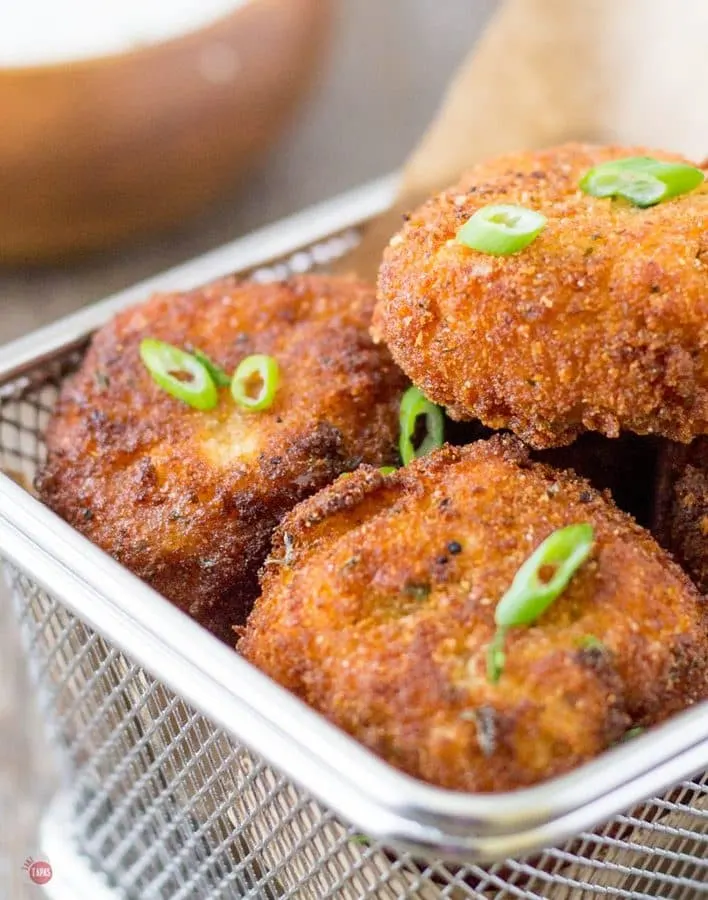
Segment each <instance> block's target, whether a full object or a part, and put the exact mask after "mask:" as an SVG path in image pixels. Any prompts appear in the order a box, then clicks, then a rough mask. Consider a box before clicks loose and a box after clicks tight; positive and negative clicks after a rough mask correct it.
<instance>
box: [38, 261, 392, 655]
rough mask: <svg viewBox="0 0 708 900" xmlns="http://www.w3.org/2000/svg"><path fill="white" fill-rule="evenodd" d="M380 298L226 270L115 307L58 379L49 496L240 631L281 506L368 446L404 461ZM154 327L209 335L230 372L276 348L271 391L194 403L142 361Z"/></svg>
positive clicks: (363, 290) (42, 487) (210, 348)
mask: <svg viewBox="0 0 708 900" xmlns="http://www.w3.org/2000/svg"><path fill="white" fill-rule="evenodd" d="M373 305H374V292H373V290H372V289H371V288H369V287H368V286H366V285H363V284H359V283H357V282H353V281H348V280H337V279H334V278H329V279H328V278H324V277H313V276H309V277H299V278H294V279H293V280H292V281H290V282H283V283H276V284H255V283H244V282H239V281H237V280H235V279H226V280H223V281H220V282H217V283H214V284H211V285H209V286H207V287H204V288H200V289H198V290H194V291H191V292H188V293H183V294H172V295H165V296H156V297H154V298H153V299H151V300H150V301H149V302H147V303H145V304H143V305H141V306H137V307H135V308H133V309H129V310H127V311H126V312H123V313H121V314H120V315H118V316H117V317H116V318H115V319H114V320H113V321H112V322H110V323H109V324H108V325H106V326H105V328H103V329H102V330H101V331H100V332H99V333H98V334H97V335H96V336H95V338H94V340H93V343H92V345H91V348H90V349H89V351H88V354H87V355H86V358H85V360H84V362H83V364H82V365H81V368H80V370H79V371H78V373H77V374H76V375H75V376H74V377H73V378H71V379H70V380H69V381H68V382H67V383H66V384H65V386H64V389H63V391H62V394H61V398H60V401H59V404H58V407H57V411H56V414H55V415H54V417H53V419H52V421H51V423H50V425H49V428H48V431H47V448H48V460H47V464H46V466H45V467H44V470H43V472H42V474H41V476H40V478H39V480H38V489H39V493H40V495H41V497H42V498H43V499H44V501H45V502H46V503H47V504H48V505H49V506H51V507H52V508H53V509H54V510H55V511H56V512H58V513H59V514H60V515H61V516H63V517H64V518H65V519H66V520H67V521H68V522H69V523H70V524H71V525H73V526H74V527H75V528H77V529H78V530H79V531H81V532H83V534H85V535H86V536H87V537H88V538H90V539H91V540H92V541H93V542H94V543H96V544H98V545H99V546H100V547H102V548H103V549H104V550H107V551H108V552H109V553H111V554H112V555H113V556H114V557H115V558H116V559H118V560H119V561H120V562H121V563H123V564H124V565H125V566H127V568H129V569H131V570H132V571H133V572H134V573H136V574H137V575H139V576H140V577H141V578H143V579H144V580H145V581H147V582H148V583H149V584H151V585H152V586H153V587H154V588H156V589H157V590H158V591H161V592H162V593H163V594H164V595H165V596H166V597H168V598H169V599H170V600H172V601H173V602H174V603H176V604H177V605H178V606H179V607H181V608H182V609H183V610H184V611H185V612H188V613H189V614H190V615H192V616H193V617H194V618H196V619H197V620H198V621H199V622H201V623H202V624H203V625H204V626H206V627H207V628H209V629H210V630H211V631H212V632H213V633H214V634H216V635H218V636H219V637H221V638H223V639H225V640H231V641H232V640H233V632H232V626H233V625H235V624H238V623H239V622H243V621H244V620H245V617H246V615H247V614H248V612H249V610H250V607H251V604H252V602H253V600H254V599H255V597H256V595H257V592H258V579H257V572H258V568H259V566H260V565H261V563H262V562H263V560H264V559H265V557H266V554H267V552H268V549H269V546H270V538H271V533H272V530H273V528H274V527H275V525H276V524H277V523H278V521H279V520H280V518H281V517H282V516H283V514H284V513H285V512H287V511H288V510H289V509H291V508H292V507H293V506H294V505H295V504H296V503H297V502H299V501H300V500H303V499H304V498H305V497H307V496H309V495H310V494H312V493H314V492H315V491H317V490H319V489H320V488H322V487H324V486H325V485H326V484H328V483H329V482H331V481H332V480H333V479H334V478H336V477H337V476H338V475H339V474H340V473H341V472H344V471H348V470H350V469H354V468H356V466H357V465H359V463H360V462H362V461H364V462H367V463H371V464H373V465H383V464H388V463H393V462H395V461H396V458H397V456H396V438H397V429H398V418H397V415H398V404H399V400H400V396H401V393H402V391H403V390H404V388H405V386H406V384H407V382H406V381H405V380H404V378H403V376H402V374H401V373H400V372H399V370H398V369H397V368H396V367H395V366H394V364H393V362H392V361H391V359H390V357H389V354H388V352H387V351H386V350H385V349H384V348H382V347H376V346H374V344H373V342H372V340H371V338H370V336H369V333H368V328H369V324H370V320H371V313H372V309H373ZM147 337H150V338H156V339H158V340H162V341H166V342H168V343H171V344H174V345H177V346H179V347H181V348H184V349H186V350H190V351H191V350H195V349H199V350H201V351H202V352H203V353H205V354H206V355H207V356H208V357H210V359H211V360H212V361H213V362H215V363H216V364H218V365H220V366H222V367H223V368H224V369H225V370H226V371H227V372H228V373H232V372H233V371H234V369H235V368H236V367H237V365H238V364H239V362H240V361H241V360H242V359H243V358H244V357H246V356H248V355H250V354H252V353H263V354H270V355H272V356H273V357H275V358H276V360H277V361H278V363H279V366H280V370H281V383H280V387H279V389H278V392H277V394H276V397H275V402H274V403H273V405H272V406H271V407H270V408H269V409H267V410H265V411H263V412H258V413H252V412H246V411H243V410H241V409H240V408H239V407H238V406H237V405H236V404H235V402H234V401H233V399H232V397H231V395H230V392H229V389H228V387H225V388H222V390H221V392H220V399H219V405H218V406H217V408H215V409H214V410H212V411H209V412H202V411H200V410H197V409H193V408H191V407H190V406H187V405H186V404H185V403H183V402H182V401H180V400H178V399H175V398H174V397H172V396H170V395H169V394H168V393H166V392H165V391H163V390H162V389H161V388H159V387H158V386H157V385H156V384H155V383H154V381H153V380H152V378H151V376H150V374H149V373H148V371H147V369H146V368H145V366H144V365H143V363H142V362H141V360H140V357H139V345H140V342H141V340H142V339H143V338H147Z"/></svg>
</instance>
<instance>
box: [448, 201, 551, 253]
mask: <svg viewBox="0 0 708 900" xmlns="http://www.w3.org/2000/svg"><path fill="white" fill-rule="evenodd" d="M547 221H548V220H547V219H546V217H545V216H543V215H541V213H538V212H534V210H532V209H526V207H524V206H514V205H512V204H510V203H497V204H493V205H491V206H483V207H482V208H481V209H478V210H477V212H476V213H475V214H474V215H473V216H472V217H471V218H470V219H468V220H467V221H466V222H465V224H464V225H463V226H462V228H460V230H459V231H458V232H457V242H458V243H460V244H464V246H465V247H470V248H471V249H472V250H480V251H481V252H482V253H489V254H491V255H492V256H509V255H510V254H511V253H518V252H519V251H520V250H523V249H524V247H528V245H529V244H530V243H531V242H532V241H534V240H535V239H536V238H537V237H538V235H539V234H540V233H541V232H542V231H543V229H544V228H545V227H546V223H547Z"/></svg>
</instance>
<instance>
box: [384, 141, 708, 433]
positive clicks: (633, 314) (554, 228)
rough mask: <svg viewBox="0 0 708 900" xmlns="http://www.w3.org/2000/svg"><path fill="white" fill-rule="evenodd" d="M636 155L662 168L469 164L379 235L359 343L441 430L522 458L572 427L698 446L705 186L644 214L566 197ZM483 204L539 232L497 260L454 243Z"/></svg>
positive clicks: (530, 157) (547, 158)
mask: <svg viewBox="0 0 708 900" xmlns="http://www.w3.org/2000/svg"><path fill="white" fill-rule="evenodd" d="M645 155H649V156H652V157H655V158H657V159H661V160H669V159H678V157H675V156H672V155H671V154H666V153H663V152H659V151H654V150H647V149H645V148H637V147H593V146H585V145H577V144H573V145H567V146H562V147H558V148H555V149H549V150H544V151H540V152H529V153H519V154H516V155H511V156H505V157H502V158H500V159H496V160H493V161H491V162H487V163H482V164H480V165H477V166H475V167H474V168H473V169H471V170H470V171H469V172H468V173H467V174H466V175H465V176H464V177H463V178H462V180H461V181H460V182H459V183H458V184H457V185H455V186H454V187H453V188H451V189H450V190H447V191H445V192H444V193H442V194H440V195H439V196H437V197H434V198H433V199H431V200H430V201H429V202H428V203H426V204H425V205H424V206H422V207H421V208H420V209H418V210H417V211H416V212H414V213H413V215H412V216H411V217H410V218H409V220H408V221H407V223H406V224H405V226H404V227H403V229H402V231H401V232H400V233H399V234H397V235H396V236H394V237H393V239H392V240H391V243H390V246H389V247H388V248H387V250H386V252H385V256H384V261H383V264H382V267H381V270H380V277H379V303H378V305H377V309H376V313H375V317H374V335H375V337H376V338H377V339H378V340H381V341H385V342H386V343H387V344H388V346H389V348H390V349H391V352H392V353H393V356H394V359H395V360H396V361H397V362H398V363H399V365H401V367H402V368H403V369H404V371H405V372H406V374H407V375H409V376H410V378H411V379H412V381H413V382H414V383H415V384H416V385H417V386H418V387H419V388H420V389H421V390H422V391H424V393H425V394H426V395H427V396H428V397H429V398H430V399H431V400H433V401H435V402H436V403H439V404H442V405H444V406H445V407H447V410H448V412H449V414H450V415H451V416H452V417H453V418H456V419H470V418H479V419H480V420H481V421H482V422H483V423H484V424H485V425H488V426H489V427H492V428H505V429H510V430H511V431H513V432H515V433H516V434H517V435H518V436H519V437H521V438H523V439H524V440H525V441H527V442H528V443H529V444H531V445H532V446H534V447H536V448H544V447H552V446H559V445H563V444H568V443H570V442H571V441H572V440H573V439H574V438H575V437H576V436H577V435H578V434H580V433H581V432H582V431H583V430H586V429H587V430H591V431H599V432H601V433H603V434H605V435H607V436H608V437H616V436H618V435H619V433H620V431H621V430H623V429H624V430H627V431H634V432H636V433H638V434H651V433H656V434H660V435H664V436H666V437H669V438H671V439H674V440H677V441H682V442H687V441H690V440H691V439H692V438H693V437H694V436H695V435H699V434H702V433H705V432H708V329H706V327H705V323H706V321H707V320H708V187H706V185H702V186H700V187H698V188H697V189H696V190H694V191H692V192H691V193H687V194H684V195H682V196H678V197H675V198H674V199H671V200H668V201H667V202H664V203H659V204H658V205H656V206H653V207H651V208H648V209H640V208H638V207H636V206H632V205H631V204H630V203H629V202H628V201H626V200H613V199H610V198H607V199H597V198H595V197H591V196H588V195H586V194H584V193H583V192H582V191H581V190H580V189H579V182H580V180H581V178H582V177H583V175H584V174H585V173H586V172H587V171H588V170H589V169H591V168H592V167H594V166H596V165H598V164H600V163H603V162H605V161H608V160H613V159H620V158H623V157H630V156H645ZM499 203H506V204H515V205H519V206H523V207H526V208H528V209H531V210H534V211H537V212H540V213H542V214H543V215H544V216H546V217H547V219H548V222H547V225H546V227H545V228H544V229H543V231H541V233H540V234H539V235H538V237H537V238H536V239H535V240H534V241H533V243H531V244H530V245H529V246H527V247H526V248H525V249H523V250H522V251H520V252H518V253H514V254H512V255H510V256H491V255H488V254H485V253H483V252H479V251H477V250H472V249H470V248H468V247H466V246H463V245H462V244H461V243H459V242H457V241H456V240H455V237H456V234H457V232H458V230H459V228H460V227H461V226H462V225H463V224H464V223H465V222H466V221H467V220H468V219H469V218H470V217H471V216H472V215H473V214H474V213H475V212H476V211H477V210H479V209H480V208H482V207H484V206H487V205H490V204H499Z"/></svg>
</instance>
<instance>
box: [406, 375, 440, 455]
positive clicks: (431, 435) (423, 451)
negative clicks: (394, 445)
mask: <svg viewBox="0 0 708 900" xmlns="http://www.w3.org/2000/svg"><path fill="white" fill-rule="evenodd" d="M421 416H425V437H424V438H423V440H422V441H421V443H420V444H419V446H418V447H417V448H416V447H415V445H414V443H413V441H414V439H415V437H416V429H417V426H418V420H419V419H420V417H421ZM399 423H400V427H401V430H400V437H399V440H398V449H399V452H400V454H401V462H402V463H403V465H404V466H407V465H408V463H409V462H410V461H411V460H413V459H418V458H419V457H421V456H426V455H427V454H428V453H430V452H431V451H432V450H435V449H437V448H438V447H442V445H443V442H444V440H445V418H444V416H443V411H442V409H440V407H439V406H436V405H435V404H434V403H431V402H430V400H428V398H427V397H426V396H425V394H423V392H422V391H419V390H418V388H417V387H409V388H408V390H407V391H406V392H405V394H404V395H403V397H402V399H401V408H400V413H399Z"/></svg>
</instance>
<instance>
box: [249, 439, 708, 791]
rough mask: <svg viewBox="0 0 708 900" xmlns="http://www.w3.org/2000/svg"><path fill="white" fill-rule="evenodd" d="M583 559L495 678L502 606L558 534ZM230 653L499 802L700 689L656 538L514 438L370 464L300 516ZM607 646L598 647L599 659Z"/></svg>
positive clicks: (391, 754) (706, 670) (702, 639)
mask: <svg viewBox="0 0 708 900" xmlns="http://www.w3.org/2000/svg"><path fill="white" fill-rule="evenodd" d="M574 522H591V523H593V524H594V526H595V529H596V535H597V542H596V546H595V549H594V551H593V553H592V556H591V558H590V560H589V561H588V562H587V563H586V564H585V565H584V566H583V567H582V568H581V570H580V571H579V572H578V574H577V575H576V576H575V577H574V578H573V580H572V582H571V584H570V586H569V587H568V589H567V590H566V591H565V593H564V594H563V595H562V596H561V597H560V598H559V599H558V600H557V601H556V602H555V604H554V605H553V606H551V608H550V609H549V610H548V611H547V612H546V613H545V614H544V615H543V617H542V618H541V619H540V620H539V622H538V624H537V625H536V626H535V627H530V628H518V629H512V630H511V631H510V633H509V636H508V639H507V664H506V669H505V671H504V674H503V675H502V677H501V680H500V681H499V683H498V684H497V685H492V684H490V683H488V681H487V679H486V674H485V655H486V649H487V646H488V644H489V642H490V640H491V638H492V635H493V632H494V624H493V617H494V608H495V605H496V603H497V601H498V600H499V598H500V597H501V596H502V594H503V593H504V591H505V590H506V588H507V587H508V586H509V584H510V582H511V580H512V577H513V575H514V573H515V572H516V570H517V569H518V567H519V565H520V564H521V563H522V562H523V560H524V559H525V558H526V557H527V556H528V555H529V553H530V552H531V551H532V550H533V549H534V548H535V547H536V546H537V545H538V544H539V543H540V542H541V540H543V538H545V537H546V536H547V535H548V534H549V533H550V532H551V531H553V530H554V529H556V528H558V527H561V526H564V525H567V524H570V523H574ZM262 586H263V593H262V596H261V598H260V599H259V600H258V601H257V603H256V606H255V607H254V610H253V613H252V614H251V616H250V618H249V621H248V624H247V627H246V629H245V632H244V636H243V637H242V639H241V641H240V643H239V645H238V648H239V650H240V652H241V653H242V654H243V655H244V656H245V657H246V658H247V659H249V660H250V661H251V662H253V663H254V664H255V665H257V666H259V667H260V668H261V669H263V671H265V672H266V673H268V674H269V675H270V676H271V677H273V678H274V679H275V680H277V681H278V682H280V683H281V684H283V685H284V686H285V687H287V688H289V689H290V690H292V691H294V692H295V693H296V694H298V695H299V696H300V697H301V698H302V699H304V700H305V701H307V702H308V703H310V704H311V705H312V706H314V707H315V708H316V709H318V710H319V711H320V712H322V713H323V714H324V715H325V716H327V717H328V718H329V719H331V720H332V721H333V722H335V723H336V724H337V725H339V726H340V727H342V728H343V729H345V730H346V731H348V732H349V733H350V734H352V735H353V736H354V737H356V738H358V739H359V740H360V741H361V742H362V743H364V744H366V745H367V746H368V747H369V748H371V749H372V750H373V751H375V752H376V753H378V754H380V755H381V756H383V757H384V758H385V759H386V760H388V761H389V762H390V763H392V764H393V765H395V766H397V767H398V768H400V769H402V770H404V771H406V772H408V773H410V774H411V775H414V776H417V777H420V778H422V779H424V780H426V781H429V782H432V783H434V784H437V785H441V786H444V787H447V788H455V789H461V790H469V791H501V790H507V789H513V788H517V787H521V786H524V785H531V784H534V783H536V782H539V781H542V780H543V779H546V778H548V777H550V776H553V775H557V774H560V773H562V772H565V771H567V770H569V769H571V768H572V767H574V766H576V765H578V764H579V763H581V762H583V761H585V760H587V759H589V758H591V757H593V756H595V755H596V754H598V753H600V752H601V751H602V750H603V749H605V748H607V747H608V746H610V745H611V744H612V743H613V742H614V741H616V740H617V739H618V738H619V737H620V736H621V735H622V734H623V732H624V731H625V729H627V728H628V727H629V726H630V725H649V724H652V723H655V722H658V721H660V720H662V719H664V718H666V717H667V716H668V715H669V714H671V713H672V712H674V711H675V710H678V709H680V708H682V707H685V706H687V705H689V704H691V703H692V702H694V701H695V700H697V699H698V698H699V697H702V696H705V695H706V694H708V620H707V616H706V611H705V608H704V607H703V601H702V599H701V598H700V597H699V595H698V594H697V592H696V591H695V589H694V588H693V586H692V585H691V584H690V583H689V581H688V579H687V578H686V577H685V575H684V574H683V573H682V572H681V571H680V570H679V568H678V567H677V566H676V565H675V564H674V563H673V562H671V560H670V559H669V557H668V556H667V555H666V554H665V553H664V551H662V550H661V549H660V548H659V547H658V546H657V545H656V543H655V542H654V541H653V539H652V538H651V537H650V536H649V535H648V534H647V532H645V531H644V530H643V529H641V528H639V526H637V525H635V524H634V523H633V522H632V520H631V519H630V518H629V517H628V516H626V515H625V514H624V513H621V512H620V511H618V510H617V509H616V508H615V507H614V506H613V505H612V504H611V503H610V502H609V501H608V500H607V499H605V498H603V496H601V495H600V494H598V493H597V492H596V491H595V490H593V489H592V488H591V487H590V486H589V484H588V483H587V482H586V481H584V480H583V479H580V478H578V477H576V476H574V475H573V474H570V473H566V472H558V471H556V470H554V469H551V468H550V467H548V466H545V465H541V464H538V463H531V462H529V459H528V455H527V451H526V450H525V449H524V448H523V446H522V445H521V444H520V443H519V442H518V441H516V440H515V439H513V438H509V437H507V438H500V437H495V438H492V439H491V440H489V441H486V442H482V443H478V444H475V445H473V446H471V447H464V448H453V447H446V448H443V449H442V450H441V451H438V452H436V453H434V454H432V455H431V456H429V457H427V458H426V459H424V460H420V461H419V462H416V463H414V464H412V465H411V466H409V467H407V468H405V469H400V470H398V471H397V472H396V473H395V474H394V475H391V476H389V477H383V476H382V475H381V474H380V473H379V472H378V471H375V470H372V469H369V468H365V469H362V470H360V471H359V472H357V473H355V474H354V475H353V476H351V477H349V478H346V479H340V480H338V481H337V482H335V483H334V484H333V485H331V486H330V487H329V488H327V489H326V490H324V491H322V492H320V493H319V494H317V495H316V496H314V497H312V498H311V499H309V500H308V501H306V502H305V503H302V504H300V505H299V506H298V507H297V508H296V509H295V510H293V511H292V512H291V513H289V514H288V515H287V516H286V517H285V519H284V520H283V523H282V524H281V526H280V528H279V529H278V531H277V533H276V538H275V540H274V547H273V557H271V559H270V560H269V561H268V562H267V563H266V565H265V567H264V570H263V574H262ZM590 635H593V636H595V637H596V638H599V639H600V640H601V641H602V643H603V647H602V648H597V647H592V646H587V638H588V637H589V636H590Z"/></svg>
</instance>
